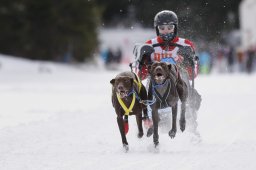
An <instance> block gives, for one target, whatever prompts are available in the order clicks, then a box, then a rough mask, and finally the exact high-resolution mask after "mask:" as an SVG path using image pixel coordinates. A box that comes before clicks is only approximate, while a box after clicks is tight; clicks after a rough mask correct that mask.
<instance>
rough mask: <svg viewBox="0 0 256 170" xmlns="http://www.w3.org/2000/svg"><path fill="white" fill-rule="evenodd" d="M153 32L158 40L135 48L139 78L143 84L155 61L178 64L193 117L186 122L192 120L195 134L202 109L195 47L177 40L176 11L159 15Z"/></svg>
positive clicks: (162, 12)
mask: <svg viewBox="0 0 256 170" xmlns="http://www.w3.org/2000/svg"><path fill="white" fill-rule="evenodd" d="M154 28H155V30H156V35H157V36H156V37H155V38H153V39H150V40H148V41H146V44H139V45H136V46H135V48H134V55H135V57H136V59H135V61H136V63H137V70H136V71H137V74H138V75H139V77H140V79H141V80H144V79H146V78H147V77H148V66H149V65H151V64H152V63H153V62H154V61H162V62H168V63H172V64H176V65H177V67H178V69H179V74H180V76H181V78H182V79H183V80H184V81H185V82H186V84H187V86H188V92H189V96H188V103H189V105H190V106H189V108H190V112H193V113H191V114H190V115H187V118H189V116H191V117H192V124H194V125H193V126H194V127H193V130H192V131H196V127H197V123H196V113H195V112H196V111H197V110H198V109H199V107H200V103H201V96H200V95H199V94H198V93H197V91H196V90H195V89H194V78H195V77H196V76H197V74H198V71H199V66H198V63H199V62H198V57H196V56H195V47H194V45H193V43H192V42H191V41H189V40H187V39H184V38H180V37H178V36H177V33H178V17H177V15H176V14H175V13H174V12H173V11H169V10H164V11H160V12H158V13H157V14H156V16H155V18H154ZM191 81H192V84H191ZM188 110H189V109H188Z"/></svg>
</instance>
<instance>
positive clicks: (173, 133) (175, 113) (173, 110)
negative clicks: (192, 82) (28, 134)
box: [169, 104, 178, 138]
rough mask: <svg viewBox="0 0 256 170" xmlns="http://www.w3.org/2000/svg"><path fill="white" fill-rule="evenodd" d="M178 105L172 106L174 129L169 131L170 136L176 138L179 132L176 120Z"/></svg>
mask: <svg viewBox="0 0 256 170" xmlns="http://www.w3.org/2000/svg"><path fill="white" fill-rule="evenodd" d="M177 105H178V104H176V105H175V106H173V107H172V129H171V130H170V131H169V136H170V137H171V138H174V137H175V135H176V132H177V125H176V121H177Z"/></svg>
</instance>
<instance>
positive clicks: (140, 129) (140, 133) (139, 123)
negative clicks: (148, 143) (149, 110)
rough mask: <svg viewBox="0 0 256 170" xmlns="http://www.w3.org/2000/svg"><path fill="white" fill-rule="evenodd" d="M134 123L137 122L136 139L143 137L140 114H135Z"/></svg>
mask: <svg viewBox="0 0 256 170" xmlns="http://www.w3.org/2000/svg"><path fill="white" fill-rule="evenodd" d="M136 121H137V126H138V130H139V132H138V135H137V136H138V138H141V137H142V136H143V128H142V115H141V112H139V113H136Z"/></svg>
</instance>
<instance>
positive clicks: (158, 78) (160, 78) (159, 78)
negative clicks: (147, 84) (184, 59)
mask: <svg viewBox="0 0 256 170" xmlns="http://www.w3.org/2000/svg"><path fill="white" fill-rule="evenodd" d="M155 80H156V82H162V81H163V80H164V76H157V75H156V76H155Z"/></svg>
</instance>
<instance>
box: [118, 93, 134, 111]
mask: <svg viewBox="0 0 256 170" xmlns="http://www.w3.org/2000/svg"><path fill="white" fill-rule="evenodd" d="M116 96H117V100H118V102H119V104H120V105H121V107H122V108H123V109H124V112H125V113H124V114H125V115H127V116H128V115H129V113H130V112H132V109H133V107H134V104H135V93H133V95H132V102H131V105H130V106H129V108H128V107H126V106H125V104H124V102H123V100H122V99H121V97H120V95H119V94H118V93H116Z"/></svg>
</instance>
